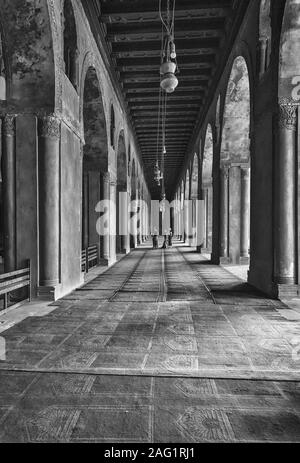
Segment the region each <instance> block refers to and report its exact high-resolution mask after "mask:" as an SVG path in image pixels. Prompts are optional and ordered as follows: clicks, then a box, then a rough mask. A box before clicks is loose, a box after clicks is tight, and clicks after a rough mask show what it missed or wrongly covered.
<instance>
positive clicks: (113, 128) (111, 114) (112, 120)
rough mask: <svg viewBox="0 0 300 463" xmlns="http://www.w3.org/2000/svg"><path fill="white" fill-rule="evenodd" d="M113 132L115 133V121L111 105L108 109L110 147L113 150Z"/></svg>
mask: <svg viewBox="0 0 300 463" xmlns="http://www.w3.org/2000/svg"><path fill="white" fill-rule="evenodd" d="M115 131H116V120H115V110H114V107H113V105H111V108H110V146H111V147H112V148H115Z"/></svg>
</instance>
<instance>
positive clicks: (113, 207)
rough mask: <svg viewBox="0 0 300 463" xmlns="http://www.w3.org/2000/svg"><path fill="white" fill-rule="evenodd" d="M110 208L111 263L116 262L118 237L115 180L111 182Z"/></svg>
mask: <svg viewBox="0 0 300 463" xmlns="http://www.w3.org/2000/svg"><path fill="white" fill-rule="evenodd" d="M110 200H111V202H110V206H111V210H110V211H109V217H110V220H109V235H110V236H109V241H110V263H112V262H115V261H116V235H117V216H116V212H117V182H116V180H115V179H111V181H110Z"/></svg>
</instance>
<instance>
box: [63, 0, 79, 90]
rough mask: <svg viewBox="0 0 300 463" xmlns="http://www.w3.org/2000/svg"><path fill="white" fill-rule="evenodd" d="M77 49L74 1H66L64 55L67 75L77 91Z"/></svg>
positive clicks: (64, 11)
mask: <svg viewBox="0 0 300 463" xmlns="http://www.w3.org/2000/svg"><path fill="white" fill-rule="evenodd" d="M77 49H78V45H77V30H76V22H75V15H74V10H73V5H72V1H71V0H64V6H63V53H64V66H65V74H66V76H67V77H68V78H69V80H70V82H71V83H72V85H73V87H74V88H75V89H76V90H77V86H78V69H77V65H78V63H77V55H78V51H77Z"/></svg>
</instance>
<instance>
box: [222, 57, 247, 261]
mask: <svg viewBox="0 0 300 463" xmlns="http://www.w3.org/2000/svg"><path fill="white" fill-rule="evenodd" d="M249 135H250V82H249V74H248V68H247V64H246V61H245V59H244V58H243V57H241V56H239V57H237V58H236V59H235V61H234V63H233V66H232V71H231V75H230V78H229V82H228V87H227V92H226V100H225V109H224V122H223V134H222V143H221V196H220V198H221V217H220V219H221V258H223V259H224V260H225V261H228V260H229V261H230V262H231V263H234V264H239V263H246V262H247V263H248V262H249V246H250V138H249Z"/></svg>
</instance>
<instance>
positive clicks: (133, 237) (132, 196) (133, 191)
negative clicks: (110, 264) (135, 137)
mask: <svg viewBox="0 0 300 463" xmlns="http://www.w3.org/2000/svg"><path fill="white" fill-rule="evenodd" d="M136 188H137V184H136V170H135V160H134V159H133V161H132V166H131V189H130V191H131V194H130V201H131V204H133V201H136V199H137V197H136ZM135 210H136V208H133V207H132V208H131V213H130V216H131V217H130V219H131V220H130V223H131V230H130V248H131V249H134V248H136V246H137V234H136V232H137V228H136V212H135Z"/></svg>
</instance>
